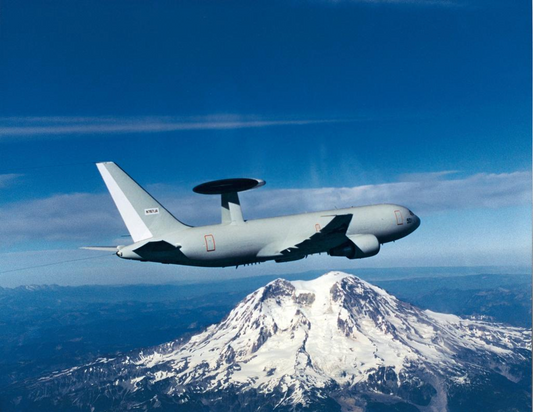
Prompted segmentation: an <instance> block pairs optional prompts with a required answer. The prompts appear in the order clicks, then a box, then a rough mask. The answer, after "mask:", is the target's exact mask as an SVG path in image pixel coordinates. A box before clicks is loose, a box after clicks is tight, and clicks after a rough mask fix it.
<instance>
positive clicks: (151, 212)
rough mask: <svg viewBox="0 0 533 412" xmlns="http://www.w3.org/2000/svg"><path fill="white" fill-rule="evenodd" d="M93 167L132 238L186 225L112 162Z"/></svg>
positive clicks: (158, 234) (172, 229)
mask: <svg viewBox="0 0 533 412" xmlns="http://www.w3.org/2000/svg"><path fill="white" fill-rule="evenodd" d="M96 167H98V171H99V172H100V174H101V175H102V178H103V179H104V182H105V184H106V186H107V189H108V190H109V193H110V194H111V197H112V198H113V201H114V202H115V205H116V206H117V209H118V211H119V212H120V216H122V220H124V223H125V224H126V227H127V228H128V231H129V232H130V235H131V237H132V239H133V241H134V242H139V241H141V240H145V239H149V238H151V237H159V236H162V235H164V234H166V233H169V232H175V231H178V230H183V229H186V228H187V227H188V226H187V225H184V224H183V223H181V222H180V221H179V220H177V219H176V218H175V217H174V216H172V215H171V214H170V212H168V211H167V210H166V209H165V208H164V207H163V206H161V204H160V203H159V202H158V201H157V200H155V199H154V198H153V197H152V196H150V194H149V193H148V192H146V191H145V190H144V189H143V188H142V187H141V186H139V184H138V183H137V182H135V180H133V179H132V178H131V177H130V176H128V174H127V173H126V172H124V170H122V169H121V168H120V167H119V166H117V165H116V164H115V163H113V162H103V163H97V164H96Z"/></svg>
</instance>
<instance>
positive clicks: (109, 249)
mask: <svg viewBox="0 0 533 412" xmlns="http://www.w3.org/2000/svg"><path fill="white" fill-rule="evenodd" d="M121 247H122V246H82V247H80V249H86V250H100V251H104V252H116V251H118V250H120V248H121Z"/></svg>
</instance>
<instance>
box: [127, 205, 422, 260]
mask: <svg viewBox="0 0 533 412" xmlns="http://www.w3.org/2000/svg"><path fill="white" fill-rule="evenodd" d="M339 215H351V216H352V217H351V220H350V222H349V225H348V227H347V229H346V228H345V231H344V232H343V233H339V234H338V235H337V234H333V235H329V236H328V237H327V239H325V240H324V241H319V242H313V243H312V244H310V245H305V247H304V246H297V245H298V244H300V242H302V241H304V240H305V239H309V238H310V237H311V236H313V235H314V234H317V233H320V232H321V231H322V230H323V229H324V228H326V227H327V226H328V224H329V223H330V222H332V220H333V219H334V218H335V217H336V216H339ZM419 225H420V219H419V218H418V217H417V216H416V215H414V214H413V213H412V212H411V211H410V210H409V209H407V208H405V207H403V206H398V205H391V204H382V205H373V206H362V207H352V208H346V209H336V210H327V211H322V212H313V213H304V214H298V215H290V216H281V217H274V218H267V219H257V220H249V221H243V222H238V223H226V224H218V225H209V226H198V227H188V228H187V229H184V230H179V231H176V232H171V233H168V234H166V235H165V236H163V237H158V238H155V237H154V238H151V239H147V240H143V241H141V242H137V243H134V244H133V245H129V246H126V247H123V248H121V249H120V250H119V252H118V253H117V254H118V255H119V256H120V257H122V258H125V259H135V260H142V261H155V262H161V263H172V264H181V265H190V266H207V267H224V266H238V265H243V264H251V263H258V262H264V261H267V260H276V261H280V262H281V261H289V260H297V259H301V258H303V257H305V256H307V255H310V254H314V253H322V252H327V253H329V252H330V251H331V250H332V249H333V250H336V249H334V248H338V247H341V246H342V245H343V244H347V243H348V244H349V243H350V242H351V241H353V242H355V244H356V245H357V242H358V241H357V239H363V238H362V237H361V236H360V235H369V236H371V237H375V238H377V242H379V243H378V251H379V245H380V244H383V243H387V242H391V241H394V240H397V239H400V238H402V237H405V236H407V235H408V234H410V233H412V232H413V231H414V230H416V228H418V226H419ZM161 241H162V242H166V243H168V244H170V245H172V246H174V247H175V248H174V249H173V248H172V247H170V248H167V250H164V251H161V250H156V251H152V250H147V251H143V252H142V253H141V252H139V251H138V250H139V248H140V247H142V246H143V245H144V244H147V243H148V242H161ZM309 243H311V242H309ZM350 246H351V245H350ZM287 249H291V250H290V253H283V251H284V250H287ZM376 253H377V251H375V253H373V254H368V256H372V255H374V254H376ZM330 254H332V255H334V256H339V255H338V254H335V252H334V253H330ZM348 257H350V256H348ZM359 257H367V256H365V255H364V254H363V255H361V256H359ZM350 258H354V257H350Z"/></svg>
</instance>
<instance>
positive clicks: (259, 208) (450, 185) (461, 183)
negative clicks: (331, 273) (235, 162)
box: [0, 171, 531, 243]
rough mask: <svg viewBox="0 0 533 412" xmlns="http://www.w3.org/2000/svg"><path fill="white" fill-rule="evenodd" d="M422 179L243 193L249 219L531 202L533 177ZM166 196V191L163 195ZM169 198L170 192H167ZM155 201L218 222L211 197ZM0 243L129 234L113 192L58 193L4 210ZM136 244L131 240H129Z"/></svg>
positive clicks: (191, 219) (194, 219)
mask: <svg viewBox="0 0 533 412" xmlns="http://www.w3.org/2000/svg"><path fill="white" fill-rule="evenodd" d="M448 175H449V174H442V175H441V177H440V178H437V179H430V180H428V179H419V180H413V179H411V180H410V181H402V182H393V183H384V184H379V185H367V186H357V187H344V188H332V187H324V188H315V189H280V190H265V189H262V190H256V191H251V192H249V193H245V194H243V195H242V196H241V202H242V205H243V211H244V214H245V217H246V218H260V217H270V216H276V215H282V214H290V213H301V212H305V211H316V210H325V209H333V208H335V207H339V208H341V207H349V206H352V205H353V206H357V205H365V204H374V203H398V204H403V205H405V206H409V207H410V208H412V209H413V210H414V211H415V213H417V214H419V215H421V216H422V217H423V218H424V217H426V216H428V215H431V214H432V213H436V212H442V211H452V210H461V209H493V210H494V209H499V208H506V207H510V206H526V205H530V204H531V172H529V171H527V172H526V171H517V172H514V173H501V174H491V173H480V174H475V175H471V176H467V177H465V178H461V179H446V178H445V177H446V176H448ZM158 191H159V190H158ZM161 193H163V192H161ZM171 193H172V191H171V190H168V191H165V192H164V194H163V196H161V197H160V196H158V195H156V197H158V198H159V200H160V201H161V202H162V203H163V204H164V205H165V206H166V207H167V208H168V209H169V210H170V211H171V212H173V213H174V214H175V216H176V217H178V218H179V219H180V220H183V221H184V222H186V223H189V224H193V225H201V224H213V223H218V222H219V219H220V217H219V215H220V206H219V201H218V200H216V199H214V198H213V199H210V198H207V197H205V196H197V195H193V196H188V197H185V198H183V197H179V198H178V197H177V196H173V195H171ZM0 221H1V222H2V225H0V239H4V241H9V243H13V242H15V241H19V242H20V241H25V240H33V241H39V240H40V241H43V240H46V241H58V240H79V241H91V239H92V240H93V241H94V240H95V239H96V240H98V239H106V238H114V237H118V236H120V235H122V234H126V229H125V227H124V225H123V224H122V221H121V220H120V216H119V214H118V212H117V210H116V208H115V206H114V205H113V203H112V201H111V198H110V197H109V195H107V193H102V194H99V195H94V194H88V193H78V194H64V195H56V196H52V197H49V198H46V199H38V200H33V201H29V202H23V203H22V202H19V203H12V204H7V205H4V206H3V207H2V208H0ZM127 241H129V239H128V240H125V242H127Z"/></svg>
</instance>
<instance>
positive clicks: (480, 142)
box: [0, 0, 531, 285]
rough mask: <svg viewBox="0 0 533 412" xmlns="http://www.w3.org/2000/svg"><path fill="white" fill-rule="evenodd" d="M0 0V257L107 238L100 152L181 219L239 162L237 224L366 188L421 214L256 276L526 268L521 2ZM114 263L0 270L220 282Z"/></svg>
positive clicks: (115, 229) (525, 6)
mask: <svg viewBox="0 0 533 412" xmlns="http://www.w3.org/2000/svg"><path fill="white" fill-rule="evenodd" d="M0 8H1V9H0V19H1V24H0V41H1V43H0V217H1V218H2V220H3V222H5V223H4V224H3V225H1V226H0V236H1V239H2V240H0V245H1V246H2V252H0V272H2V271H3V272H5V271H8V270H13V269H16V268H22V267H27V266H33V265H37V264H47V263H49V262H54V261H61V260H66V259H70V258H72V259H78V258H85V257H90V256H93V255H91V254H90V253H88V252H86V251H78V250H77V248H78V247H79V246H81V245H85V244H113V243H114V242H117V241H122V242H124V240H123V239H122V238H120V236H121V235H124V234H126V230H125V227H124V226H123V225H122V223H121V222H120V220H119V216H118V213H117V212H116V211H115V209H114V206H113V205H112V203H111V201H110V198H109V196H108V195H107V192H106V191H105V187H104V185H103V183H102V181H101V179H100V177H99V175H98V173H97V171H96V168H95V167H94V165H93V164H92V162H95V161H104V160H113V161H116V162H117V163H119V164H120V165H121V166H122V167H123V168H124V169H126V170H127V171H128V172H129V173H130V174H131V175H132V176H134V177H135V178H136V179H137V180H138V181H139V182H140V183H141V184H143V185H145V186H146V187H148V189H149V190H150V191H151V192H152V193H153V194H154V195H155V196H156V197H157V198H160V199H161V201H162V202H163V203H165V204H166V205H168V206H169V208H170V209H172V211H173V212H174V213H175V215H176V216H178V217H180V218H182V219H183V220H185V221H186V222H188V223H192V224H204V223H205V224H207V223H216V222H217V220H218V218H219V217H218V214H219V211H218V206H217V200H216V199H214V198H207V197H201V196H199V195H193V194H192V193H191V191H190V189H191V188H192V187H193V186H194V185H196V184H198V183H200V182H203V181H205V180H210V179H218V178H225V177H237V176H253V177H259V178H263V179H265V180H266V181H267V182H268V184H267V186H266V187H265V188H263V189H261V190H260V191H257V192H250V193H247V194H243V196H242V201H243V206H245V210H244V213H245V217H247V218H254V217H263V216H273V215H277V214H283V213H297V212H299V211H310V210H318V209H320V208H321V207H335V206H337V207H342V206H350V205H358V204H365V203H375V202H396V203H403V204H405V205H407V206H409V207H411V208H412V209H413V210H414V211H415V212H416V213H417V214H419V215H420V216H421V217H422V221H423V224H422V226H421V228H420V229H419V230H418V231H417V232H416V233H415V234H413V235H412V236H411V237H410V238H408V239H405V240H403V241H402V242H398V243H396V244H395V245H393V246H391V247H387V248H384V250H383V252H382V253H380V255H378V256H377V257H375V258H372V259H368V260H366V261H352V262H350V261H348V260H345V261H342V260H338V259H336V260H332V259H327V258H319V257H316V258H314V257H313V258H310V259H308V261H307V262H305V263H299V262H295V263H291V264H287V265H285V266H284V265H275V264H272V265H270V264H265V265H262V266H261V271H262V272H261V274H264V273H267V272H268V273H274V272H276V271H302V270H306V269H307V268H308V267H313V268H314V267H324V268H331V269H333V268H335V269H336V268H349V269H353V270H356V269H357V268H358V267H366V266H372V265H374V266H382V267H392V266H433V265H437V266H445V265H454V264H457V265H467V266H468V265H485V264H486V265H501V266H509V265H529V264H530V262H531V18H530V16H531V3H530V2H527V1H522V0H520V1H513V2H504V1H459V0H458V1H439V0H430V1H423V0H405V1H404V0H364V1H358V0H351V1H348V0H346V1H344V0H337V1H327V0H324V1H320V0H316V1H286V2H282V1H274V2H272V1H268V2H262V1H259V2H237V1H228V2H217V1H191V2H187V1H182V2H174V1H168V2H167V1H158V2H143V1H133V2H132V1H113V2H108V1H92V2H71V1H50V2H48V1H47V2H44V1H36V2H31V3H22V2H17V1H9V0H7V1H3V2H2V4H1V6H0ZM341 188H344V189H342V190H341ZM52 251H53V252H52ZM115 260H117V261H118V259H115ZM115 260H113V259H112V257H111V258H110V259H107V260H106V258H103V259H102V260H101V261H99V260H98V259H96V260H87V261H81V262H79V263H77V262H73V263H70V264H67V265H62V266H61V265H59V266H50V267H46V269H43V268H36V269H34V270H26V271H20V272H8V273H4V274H2V273H0V285H2V284H5V285H15V284H17V283H35V282H37V283H39V282H44V283H54V282H60V283H61V282H63V283H69V282H71V283H73V284H74V283H91V282H97V283H98V282H100V281H102V282H103V281H106V282H108V281H109V275H106V272H109V271H112V272H113V273H116V274H117V275H116V276H117V277H116V281H117V282H124V281H143V279H145V276H146V272H147V271H148V270H150V271H153V272H154V273H155V274H154V275H153V276H154V277H153V278H154V279H156V281H157V279H160V280H161V281H165V280H167V279H170V278H172V277H181V278H184V279H185V278H188V277H189V278H194V277H197V276H203V277H206V278H208V277H210V276H220V275H223V276H224V275H225V276H233V273H231V274H228V272H227V271H221V272H220V271H218V270H216V271H217V273H216V274H215V272H214V271H213V270H205V269H186V268H176V267H173V268H166V267H165V269H161V268H159V266H157V265H153V266H148V269H147V266H145V265H141V266H142V269H140V268H139V266H135V265H133V266H132V265H131V264H130V263H131V262H123V261H118V262H116V261H115ZM97 266H98V267H99V268H100V269H99V270H100V272H98V273H100V274H101V275H99V276H92V277H90V276H88V275H87V273H88V272H91V270H93V269H94V268H95V267H97ZM282 266H283V268H282V269H280V267H282ZM255 270H256V271H259V270H258V269H255ZM60 273H62V275H60ZM243 273H244V272H243ZM247 273H248V272H247ZM255 273H256V272H254V271H250V272H249V274H250V275H253V274H255ZM130 275H131V276H130Z"/></svg>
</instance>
